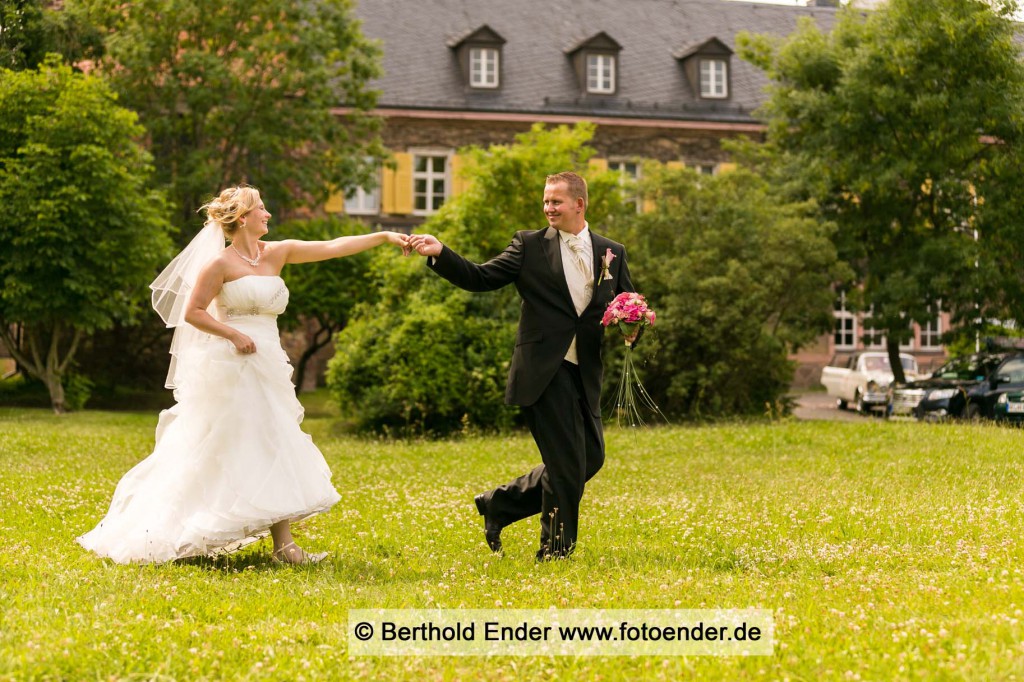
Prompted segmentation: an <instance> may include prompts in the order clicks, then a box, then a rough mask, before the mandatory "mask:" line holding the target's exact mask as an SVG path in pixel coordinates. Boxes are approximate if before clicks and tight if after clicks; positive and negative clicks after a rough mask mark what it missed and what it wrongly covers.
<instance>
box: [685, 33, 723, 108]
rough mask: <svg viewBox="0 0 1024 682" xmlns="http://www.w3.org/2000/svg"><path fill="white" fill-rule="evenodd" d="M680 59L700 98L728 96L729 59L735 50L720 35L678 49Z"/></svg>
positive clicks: (687, 78) (693, 88)
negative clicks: (720, 38)
mask: <svg viewBox="0 0 1024 682" xmlns="http://www.w3.org/2000/svg"><path fill="white" fill-rule="evenodd" d="M672 56H673V57H675V58H676V59H678V60H679V63H680V65H681V66H682V67H683V72H684V73H685V74H686V80H687V82H689V84H690V88H691V90H692V91H693V94H694V96H696V97H698V98H700V99H728V98H729V79H730V74H729V61H730V58H731V57H732V50H731V49H730V48H729V46H728V45H726V44H725V43H723V42H722V41H721V40H719V39H718V38H709V39H708V40H705V41H704V42H703V43H699V44H697V45H691V46H690V47H686V48H683V49H681V50H677V51H676V52H674V53H673V54H672Z"/></svg>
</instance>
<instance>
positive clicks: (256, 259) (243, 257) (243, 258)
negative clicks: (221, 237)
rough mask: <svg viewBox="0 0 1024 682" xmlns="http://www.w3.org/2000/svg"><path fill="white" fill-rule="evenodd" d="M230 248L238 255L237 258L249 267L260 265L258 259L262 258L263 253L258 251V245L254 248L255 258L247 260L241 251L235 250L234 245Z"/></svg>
mask: <svg viewBox="0 0 1024 682" xmlns="http://www.w3.org/2000/svg"><path fill="white" fill-rule="evenodd" d="M231 248H232V249H234V251H235V253H237V254H238V257H239V258H241V259H242V260H244V261H245V262H246V263H248V264H249V265H251V266H253V267H256V266H257V265H259V264H260V257H261V256H263V253H262V252H261V251H260V247H259V245H257V246H256V257H255V258H249V257H248V256H246V255H244V254H243V253H242V252H241V251H239V250H238V249H235V245H234V244H232V245H231Z"/></svg>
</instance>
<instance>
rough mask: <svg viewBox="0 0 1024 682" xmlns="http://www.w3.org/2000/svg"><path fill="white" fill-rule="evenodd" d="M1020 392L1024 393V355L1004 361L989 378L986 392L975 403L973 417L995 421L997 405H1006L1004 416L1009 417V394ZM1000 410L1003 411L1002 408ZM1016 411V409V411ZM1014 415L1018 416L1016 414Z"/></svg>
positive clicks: (1016, 355)
mask: <svg viewBox="0 0 1024 682" xmlns="http://www.w3.org/2000/svg"><path fill="white" fill-rule="evenodd" d="M1019 391H1024V353H1014V354H1012V355H1008V356H1007V357H1006V358H1004V359H1003V361H1002V362H1001V363H1000V364H999V366H998V367H997V368H996V370H995V372H993V373H992V376H990V377H989V379H988V382H986V383H985V384H984V390H983V391H981V392H980V393H979V394H978V395H977V398H976V400H975V401H974V402H973V405H974V408H973V410H972V414H971V416H978V417H985V418H988V419H994V418H995V416H996V405H1005V406H1006V410H1005V412H1006V414H1005V415H1004V416H1006V417H1009V415H1010V413H1009V404H1010V397H1009V395H1008V394H1011V393H1013V394H1016V393H1017V392H1019ZM1003 396H1006V397H1005V398H1004V397H1003ZM969 409H970V408H969ZM1000 409H1001V410H1002V408H1000ZM1016 409H1017V408H1016V407H1015V408H1014V410H1016ZM1013 414H1014V415H1016V412H1014V413H1013Z"/></svg>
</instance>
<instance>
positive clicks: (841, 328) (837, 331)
mask: <svg viewBox="0 0 1024 682" xmlns="http://www.w3.org/2000/svg"><path fill="white" fill-rule="evenodd" d="M838 303H839V307H838V308H836V307H835V306H833V309H832V316H833V317H834V318H835V321H836V323H835V325H834V326H833V327H832V343H833V345H834V347H835V350H856V349H857V326H858V325H857V316H856V315H855V314H853V313H851V312H850V311H849V310H847V309H846V292H842V291H841V292H839V299H838ZM847 327H848V328H847ZM847 337H849V339H850V343H846V338H847ZM840 341H842V342H840Z"/></svg>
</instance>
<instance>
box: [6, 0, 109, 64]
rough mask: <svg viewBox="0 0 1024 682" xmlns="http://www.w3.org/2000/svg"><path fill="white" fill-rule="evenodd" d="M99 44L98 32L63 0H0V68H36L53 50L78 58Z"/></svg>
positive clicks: (87, 53)
mask: <svg viewBox="0 0 1024 682" xmlns="http://www.w3.org/2000/svg"><path fill="white" fill-rule="evenodd" d="M100 47H101V45H100V36H99V34H98V32H97V31H96V30H95V29H93V28H92V27H90V26H89V25H88V23H87V22H85V21H84V20H83V17H82V16H81V15H80V14H78V13H76V12H73V11H70V10H69V9H67V8H66V7H64V6H62V5H61V4H60V3H53V2H46V1H45V0H0V68H5V69H12V70H15V71H18V70H21V69H34V68H36V67H37V66H38V65H39V64H40V63H41V62H42V61H43V60H44V58H45V57H46V55H47V53H51V52H54V53H58V54H60V55H62V56H63V57H64V58H65V59H66V60H67V61H75V60H77V59H80V58H83V57H86V56H89V55H94V54H95V53H96V51H97V50H99V49H100Z"/></svg>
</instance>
